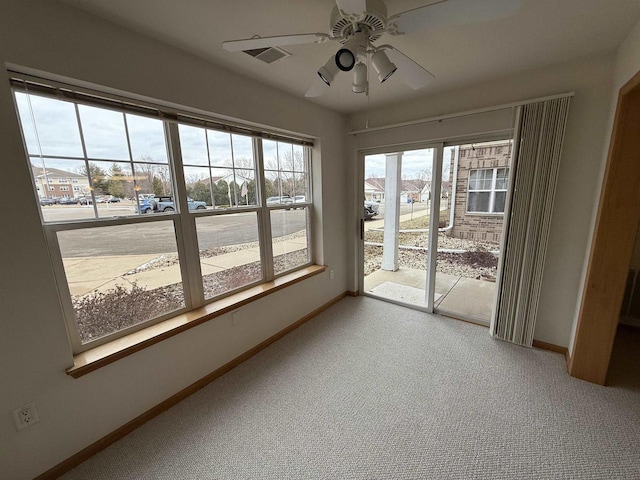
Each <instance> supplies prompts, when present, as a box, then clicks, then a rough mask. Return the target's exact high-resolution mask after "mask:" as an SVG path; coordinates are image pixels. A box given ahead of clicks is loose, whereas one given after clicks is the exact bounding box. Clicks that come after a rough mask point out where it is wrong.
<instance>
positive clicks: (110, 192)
mask: <svg viewBox="0 0 640 480" xmlns="http://www.w3.org/2000/svg"><path fill="white" fill-rule="evenodd" d="M95 164H97V165H98V168H103V169H104V172H105V176H104V179H103V180H101V181H100V184H101V187H100V190H101V193H100V194H99V193H98V189H97V188H96V186H95V185H96V184H95V183H94V193H95V196H94V198H95V202H96V206H97V209H98V217H100V218H107V217H124V216H128V215H133V214H135V213H136V212H135V209H134V202H133V198H134V197H135V194H134V188H135V185H134V183H133V172H132V171H131V164H130V163H128V162H127V163H125V162H113V163H111V164H107V163H106V162H96V163H95ZM101 164H104V165H101Z"/></svg>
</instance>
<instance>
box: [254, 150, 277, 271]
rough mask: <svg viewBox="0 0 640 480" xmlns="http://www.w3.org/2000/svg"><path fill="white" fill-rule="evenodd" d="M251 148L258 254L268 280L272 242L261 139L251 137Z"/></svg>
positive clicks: (271, 263) (271, 258) (271, 261)
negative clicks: (253, 164) (254, 157)
mask: <svg viewBox="0 0 640 480" xmlns="http://www.w3.org/2000/svg"><path fill="white" fill-rule="evenodd" d="M253 147H254V148H253V150H254V152H256V159H255V161H256V166H257V168H256V170H257V171H256V173H257V175H258V177H257V182H256V187H257V188H258V198H260V207H261V208H260V210H259V211H258V233H259V235H260V256H261V257H262V271H263V274H264V277H265V278H264V280H265V281H266V282H270V281H271V280H273V278H274V276H275V275H274V272H273V242H272V238H271V212H270V211H269V209H268V208H267V198H266V195H265V192H266V191H267V190H266V185H265V174H264V154H263V150H262V140H261V139H259V138H254V139H253Z"/></svg>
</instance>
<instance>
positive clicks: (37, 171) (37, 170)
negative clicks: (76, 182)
mask: <svg viewBox="0 0 640 480" xmlns="http://www.w3.org/2000/svg"><path fill="white" fill-rule="evenodd" d="M31 168H32V170H33V176H34V177H43V176H45V169H44V168H41V167H35V166H33V165H32V166H31ZM46 174H47V175H46V176H47V177H53V178H83V179H85V180H86V179H87V176H86V175H82V174H79V173H73V172H68V171H66V170H60V169H59V168H47V169H46Z"/></svg>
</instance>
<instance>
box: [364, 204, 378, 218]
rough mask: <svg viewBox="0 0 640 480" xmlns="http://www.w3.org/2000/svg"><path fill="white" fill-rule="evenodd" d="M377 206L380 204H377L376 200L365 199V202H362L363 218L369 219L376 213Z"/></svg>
mask: <svg viewBox="0 0 640 480" xmlns="http://www.w3.org/2000/svg"><path fill="white" fill-rule="evenodd" d="M379 208H380V205H378V204H377V203H376V202H371V201H368V200H365V202H364V219H365V220H371V219H372V218H373V217H375V216H376V215H378V209H379Z"/></svg>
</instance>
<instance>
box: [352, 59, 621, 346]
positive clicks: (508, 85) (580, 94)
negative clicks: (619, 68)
mask: <svg viewBox="0 0 640 480" xmlns="http://www.w3.org/2000/svg"><path fill="white" fill-rule="evenodd" d="M612 72H613V55H607V56H597V57H593V58H586V59H582V60H579V61H575V62H572V63H567V64H561V65H556V66H550V67H547V68H542V69H538V70H533V71H530V72H526V73H522V74H518V75H513V76H509V77H503V78H498V79H496V80H494V81H491V82H487V83H483V84H478V85H475V86H472V87H468V88H463V89H459V90H455V91H451V92H447V93H443V94H437V95H434V96H426V97H425V98H424V99H423V100H421V101H420V100H419V101H414V102H410V103H405V104H401V105H396V106H393V107H389V108H385V109H381V110H376V111H373V112H369V113H368V114H355V115H351V116H350V117H349V119H348V123H349V127H350V129H351V130H357V129H361V128H363V126H364V125H365V121H366V118H367V115H368V119H369V125H370V126H378V125H385V124H389V123H396V122H404V121H409V120H415V119H419V118H425V117H432V116H438V115H444V114H451V113H456V112H463V111H468V110H473V109H477V108H484V107H490V106H494V105H502V104H506V103H511V102H516V101H520V100H527V99H531V98H538V97H543V96H546V95H553V94H557V93H564V92H570V91H574V92H575V97H574V98H573V99H572V102H571V108H570V114H569V120H568V125H567V132H566V136H565V144H564V149H563V154H562V159H561V164H560V174H559V178H558V187H557V192H556V197H555V205H554V210H553V217H552V223H551V232H550V237H549V245H548V250H547V257H546V262H545V269H544V278H543V288H542V292H541V296H540V306H539V310H538V318H537V322H536V330H535V338H536V339H537V340H540V341H544V342H549V343H553V344H556V345H561V346H565V347H566V346H568V345H569V341H570V335H571V328H572V325H573V320H574V317H575V308H576V304H577V298H578V293H579V287H580V282H581V277H582V271H583V269H582V267H583V260H584V256H585V254H586V248H587V240H588V237H589V233H590V225H591V212H592V210H593V208H594V205H595V202H596V200H597V198H596V197H597V195H596V193H595V192H597V191H598V190H599V183H600V175H599V172H600V170H601V166H602V164H603V161H604V159H603V156H602V152H603V151H604V149H605V143H606V141H607V133H608V132H607V122H608V117H609V111H610V106H611V95H610V92H611V85H612ZM481 123H482V122H480V124H479V125H478V127H477V128H480V129H482V128H486V129H489V130H491V129H495V128H496V127H497V126H498V125H500V122H498V121H497V118H494V119H493V120H492V121H487V122H486V124H485V127H483V126H482V125H481ZM410 128H411V132H410V133H408V132H409V129H406V128H399V129H394V130H389V131H387V132H384V135H382V134H380V135H369V136H367V135H359V136H357V137H356V138H355V139H353V138H352V139H350V141H349V146H350V148H351V149H352V151H355V150H356V149H357V148H363V147H367V148H368V147H372V146H375V145H374V144H376V143H377V144H378V146H380V145H383V144H393V143H397V142H403V141H411V140H413V141H416V140H419V139H420V137H422V139H428V138H429V136H430V135H435V136H437V137H438V138H442V137H443V136H446V132H447V126H446V122H443V123H442V124H437V125H433V124H429V125H425V126H423V127H421V128H416V127H410ZM451 132H453V134H456V133H458V132H457V131H456V129H455V128H451ZM378 139H380V140H378ZM383 142H384V143H383ZM352 158H355V153H353V154H352ZM352 174H353V175H356V165H355V161H354V162H353V164H352ZM354 248H355V246H354ZM352 269H353V265H352ZM354 275H355V272H354Z"/></svg>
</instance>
